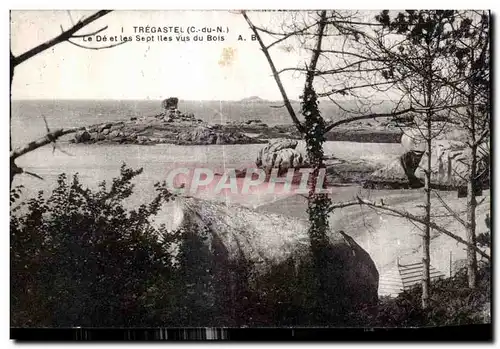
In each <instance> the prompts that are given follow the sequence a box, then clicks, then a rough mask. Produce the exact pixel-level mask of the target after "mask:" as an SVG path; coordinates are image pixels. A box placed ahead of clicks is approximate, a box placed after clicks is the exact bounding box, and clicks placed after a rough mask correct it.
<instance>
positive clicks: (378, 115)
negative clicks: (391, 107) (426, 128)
mask: <svg viewBox="0 0 500 349" xmlns="http://www.w3.org/2000/svg"><path fill="white" fill-rule="evenodd" d="M413 111H415V109H413V108H408V109H404V110H401V111H398V112H391V113H372V114H367V115H360V116H353V117H350V118H347V119H342V120H338V121H335V122H333V123H331V124H330V125H328V126H327V127H326V129H325V132H328V131H330V130H332V129H333V128H335V127H337V126H340V125H344V124H348V123H350V122H353V121H358V120H367V119H376V118H384V117H391V116H398V115H402V114H406V113H409V112H413Z"/></svg>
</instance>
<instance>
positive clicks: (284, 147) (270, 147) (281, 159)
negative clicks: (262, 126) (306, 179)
mask: <svg viewBox="0 0 500 349" xmlns="http://www.w3.org/2000/svg"><path fill="white" fill-rule="evenodd" d="M299 143H300V142H298V141H296V140H293V139H278V140H271V141H269V143H268V144H267V145H266V146H265V147H263V148H262V149H261V150H260V151H259V153H258V155H257V159H256V160H255V164H256V165H257V167H258V168H262V169H264V170H265V171H266V173H270V172H271V170H272V169H278V173H279V174H283V173H286V172H287V171H288V169H291V168H292V169H298V168H301V167H305V166H307V159H306V158H307V157H306V153H305V150H304V147H303V146H302V144H301V143H300V144H299Z"/></svg>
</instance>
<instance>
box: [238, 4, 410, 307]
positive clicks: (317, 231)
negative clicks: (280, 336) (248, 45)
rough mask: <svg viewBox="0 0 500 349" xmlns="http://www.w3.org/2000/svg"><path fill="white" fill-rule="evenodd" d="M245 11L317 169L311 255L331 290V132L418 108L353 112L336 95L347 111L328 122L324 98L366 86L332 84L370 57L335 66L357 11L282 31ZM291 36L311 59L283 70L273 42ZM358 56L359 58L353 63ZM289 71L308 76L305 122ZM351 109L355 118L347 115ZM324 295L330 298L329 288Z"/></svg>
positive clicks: (315, 14) (318, 16) (311, 16)
mask: <svg viewBox="0 0 500 349" xmlns="http://www.w3.org/2000/svg"><path fill="white" fill-rule="evenodd" d="M242 15H243V17H244V18H245V20H246V21H247V23H248V24H249V26H250V29H251V30H252V31H253V33H254V35H255V37H256V38H257V41H258V43H259V45H260V48H261V50H262V52H263V53H264V55H265V57H266V59H267V62H268V64H269V66H270V69H271V72H272V74H273V77H274V79H275V81H276V84H277V86H278V89H279V90H280V93H281V95H282V98H283V102H284V106H285V108H286V109H287V112H288V114H289V115H290V118H291V119H292V121H293V123H294V124H295V126H296V128H297V130H298V131H299V132H300V133H301V135H302V137H303V138H304V140H305V142H306V147H307V157H308V161H309V163H310V165H311V167H312V173H311V176H310V183H309V185H310V190H309V195H308V209H307V211H308V215H309V223H310V227H309V231H308V233H309V239H310V241H311V254H312V258H313V260H314V262H315V263H314V265H315V270H316V274H317V276H318V280H319V286H320V288H321V289H322V290H324V289H325V288H324V286H323V285H325V284H326V282H327V280H328V275H327V273H328V272H327V267H326V263H327V251H328V248H327V247H328V237H327V232H328V226H329V223H328V215H329V212H330V208H331V206H332V203H331V199H330V198H329V197H328V195H327V194H326V193H324V192H322V191H321V190H322V189H324V186H326V183H325V182H324V181H323V188H319V187H317V183H318V181H317V180H318V178H319V177H320V175H321V171H324V169H325V164H324V153H323V143H324V142H325V140H326V137H325V136H326V133H327V132H328V131H330V130H332V129H333V128H335V127H338V126H341V125H344V124H347V123H349V122H354V121H359V120H366V119H374V118H378V117H390V116H395V115H401V114H404V113H407V112H409V111H411V110H412V109H411V108H407V109H406V110H399V109H398V108H399V105H397V106H396V108H395V109H394V110H392V111H391V112H390V113H373V112H371V106H372V105H371V104H368V105H365V107H366V106H367V108H359V109H358V110H353V109H351V110H347V109H345V108H344V107H343V106H342V105H340V104H339V103H337V102H336V101H335V100H333V99H331V100H332V102H333V103H335V104H336V105H337V106H338V107H339V108H340V110H342V111H343V112H344V117H343V118H341V119H340V120H335V121H332V122H330V123H328V122H327V121H326V120H325V119H324V117H323V116H322V115H321V113H320V111H319V108H318V98H319V97H323V98H325V97H331V96H332V95H333V94H338V95H341V96H346V95H354V93H355V92H354V91H355V90H356V89H362V88H363V87H365V84H364V83H360V84H358V85H357V86H351V87H349V88H343V89H338V88H337V89H333V88H332V86H334V84H335V81H336V80H337V79H338V80H341V79H342V77H345V76H346V75H345V74H349V73H351V72H352V67H355V66H356V65H358V66H359V65H361V64H363V63H364V62H365V60H366V59H365V58H364V57H359V55H357V54H356V53H352V54H347V56H348V58H349V59H347V58H344V59H343V60H342V64H341V65H340V66H335V67H332V66H331V58H332V56H335V55H336V54H339V53H341V54H344V53H345V51H342V52H340V51H335V50H333V49H332V47H333V46H332V45H334V44H335V40H338V38H344V37H345V36H347V35H351V33H350V32H347V31H346V30H345V29H344V27H343V26H342V24H346V23H347V24H351V23H358V24H359V23H360V22H356V19H355V15H353V14H344V13H340V12H338V11H325V10H324V11H311V12H307V13H306V14H305V18H304V19H301V20H300V21H293V23H294V24H293V25H292V26H291V27H290V26H289V27H286V26H284V27H283V30H282V31H281V32H276V31H272V30H269V29H266V28H263V27H258V26H256V25H255V24H254V23H253V22H252V20H251V19H250V18H249V17H248V14H247V13H246V12H245V11H243V12H242ZM293 15H294V14H293V13H292V16H293ZM263 35H268V36H271V37H277V39H275V40H274V41H272V42H271V43H269V44H266V43H264V39H263V37H262V36H263ZM289 39H296V40H298V44H299V46H300V47H301V48H302V49H304V50H306V51H307V52H308V53H310V56H309V62H308V64H307V65H306V67H305V68H300V67H289V68H284V69H281V70H278V69H277V67H276V66H275V63H274V61H273V58H272V56H271V53H270V49H271V48H272V47H273V46H276V45H277V44H280V43H283V42H284V41H285V40H289ZM332 40H333V41H332ZM353 58H354V59H356V60H357V61H356V62H353V61H352V59H353ZM358 71H363V72H365V71H370V68H367V69H366V70H365V68H363V69H360V68H359V67H358ZM286 72H300V73H303V74H304V80H305V82H304V90H303V93H302V96H301V97H300V98H301V114H302V116H303V117H304V121H303V122H301V121H300V120H299V118H298V116H297V115H296V113H295V110H294V109H293V107H292V105H291V102H290V100H289V98H288V95H287V92H286V89H285V87H284V86H283V83H282V81H281V78H280V75H281V74H283V73H286ZM318 77H320V78H322V79H323V81H328V80H327V79H326V78H325V77H328V78H329V80H330V81H328V84H327V86H328V88H327V89H328V91H326V90H325V89H324V88H323V89H322V91H321V92H319V93H318V92H317V91H316V89H317V88H318V82H317V78H318ZM381 85H390V82H389V83H385V82H382V83H381ZM347 91H349V92H347ZM348 113H349V114H350V116H346V115H347V114H348ZM353 114H354V115H353ZM320 293H321V291H320ZM322 294H323V293H322ZM324 297H327V295H326V292H325V294H324Z"/></svg>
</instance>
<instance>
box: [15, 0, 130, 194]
mask: <svg viewBox="0 0 500 349" xmlns="http://www.w3.org/2000/svg"><path fill="white" fill-rule="evenodd" d="M110 12H111V11H110V10H101V11H98V12H96V13H94V14H92V15H90V16H88V17H86V18H82V19H80V20H79V21H78V22H77V23H76V24H74V25H73V26H72V27H71V28H69V29H67V30H65V29H64V28H63V27H62V26H61V34H59V35H58V36H56V37H55V38H53V39H51V40H48V41H46V42H44V43H41V44H40V45H38V46H36V47H33V48H32V49H30V50H28V51H26V52H24V53H22V54H19V55H17V56H15V55H14V54H13V53H12V50H11V51H10V89H11V100H12V81H13V79H14V73H15V70H16V68H17V67H18V66H19V65H21V64H22V63H24V62H26V61H28V60H29V59H31V58H32V57H34V56H36V55H37V54H39V53H41V52H44V51H46V50H48V49H50V48H52V47H54V46H55V45H58V44H60V43H63V42H68V43H70V44H72V45H74V46H77V47H80V48H84V49H89V50H101V49H107V48H112V47H115V46H118V45H121V44H124V43H125V42H126V41H123V42H119V43H116V44H111V45H107V46H100V47H91V46H85V45H82V44H79V43H77V42H76V41H74V40H75V39H81V38H85V37H92V36H95V35H97V34H99V33H101V32H103V31H105V30H106V29H107V28H108V27H107V26H104V27H102V28H100V29H98V30H95V31H93V32H90V33H86V34H77V33H78V32H79V31H80V30H81V29H84V28H86V27H88V26H89V25H90V24H92V23H94V22H95V21H97V20H98V19H99V18H101V17H104V16H105V15H107V14H108V13H110ZM11 103H12V102H11ZM9 120H10V124H11V125H12V104H11V111H10V119H9ZM45 125H46V128H47V134H46V135H45V136H44V137H41V138H40V139H37V140H34V141H32V142H30V143H28V144H27V145H25V146H22V147H19V148H17V149H12V130H11V131H10V137H9V139H10V185H11V187H12V181H13V180H14V176H15V175H17V174H21V173H26V174H29V175H33V176H35V177H37V178H41V177H40V176H38V175H36V174H34V173H31V172H27V171H24V170H23V169H22V168H20V167H18V166H17V165H16V163H15V161H16V159H17V158H18V157H20V156H22V155H25V154H27V153H29V152H31V151H33V150H35V149H38V148H40V147H42V146H44V145H47V144H49V143H52V144H53V146H54V150H55V149H56V140H57V139H58V138H59V137H61V136H64V135H66V134H70V133H74V132H78V131H80V130H83V129H85V127H75V128H68V129H59V130H55V131H51V130H50V129H49V126H48V125H47V122H46V123H45Z"/></svg>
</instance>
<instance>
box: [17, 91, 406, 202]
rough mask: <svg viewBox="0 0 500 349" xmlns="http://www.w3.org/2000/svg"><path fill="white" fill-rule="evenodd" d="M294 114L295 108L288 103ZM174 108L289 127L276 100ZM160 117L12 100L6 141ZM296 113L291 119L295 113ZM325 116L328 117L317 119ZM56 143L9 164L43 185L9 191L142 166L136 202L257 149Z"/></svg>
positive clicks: (118, 108)
mask: <svg viewBox="0 0 500 349" xmlns="http://www.w3.org/2000/svg"><path fill="white" fill-rule="evenodd" d="M293 106H294V108H295V109H296V110H297V112H299V110H300V104H299V103H298V102H294V103H293ZM178 107H179V110H181V111H182V112H187V113H193V114H194V115H195V117H196V118H199V119H202V120H204V121H207V122H209V123H212V124H216V123H219V124H224V123H226V122H231V121H247V120H252V119H260V120H262V122H265V123H266V124H268V125H276V124H290V123H291V121H290V118H289V116H288V114H287V112H286V110H285V109H284V108H283V107H282V106H280V103H279V102H268V101H257V102H237V101H182V100H181V101H180V102H179V106H178ZM320 108H321V111H322V113H323V114H324V115H337V114H338V110H337V109H336V107H335V106H334V105H333V104H320ZM160 112H161V101H158V100H141V101H131V100H126V101H117V100H14V101H12V124H11V128H12V143H13V146H14V148H15V147H18V146H22V145H24V144H26V143H28V142H30V141H32V140H35V139H37V138H39V137H42V136H44V135H45V134H46V132H47V130H56V129H58V128H66V127H76V126H85V125H92V124H96V123H102V122H107V121H110V122H111V121H119V120H129V119H130V118H131V117H140V116H144V115H156V114H159V113H160ZM298 114H299V113H298ZM325 118H328V117H326V116H325ZM70 137H71V136H69V135H68V136H67V137H65V138H61V139H60V140H59V141H58V142H57V145H56V147H54V146H53V145H52V144H49V145H47V146H44V147H42V148H39V149H37V150H35V151H33V152H31V153H28V154H26V155H24V156H22V157H20V158H18V160H17V162H16V163H17V164H18V165H19V166H21V167H22V168H24V169H25V170H26V171H30V172H33V173H36V174H37V175H38V176H40V177H42V178H43V180H40V179H38V178H35V177H33V176H29V175H26V174H23V175H18V176H16V178H15V180H14V183H13V184H14V186H15V185H23V186H24V187H25V188H24V189H23V197H32V196H34V195H36V194H37V192H38V191H44V193H45V194H48V193H50V191H51V190H52V189H53V188H54V187H55V185H56V179H57V176H58V175H60V174H61V173H66V174H67V175H68V176H72V175H74V174H78V176H79V178H80V180H81V181H82V182H83V183H84V184H85V185H87V186H88V187H91V188H96V187H97V184H98V183H99V182H101V181H103V180H105V181H108V182H110V181H111V180H112V179H113V178H115V177H117V176H118V175H119V171H120V166H122V164H124V163H125V164H126V165H127V166H128V167H131V168H134V169H137V168H143V173H142V174H141V175H140V176H139V177H137V179H136V190H135V192H134V195H133V198H132V200H131V202H133V203H143V202H146V201H147V200H150V199H151V198H152V196H153V195H154V189H153V185H154V183H156V182H158V181H162V180H164V179H165V178H166V175H167V173H168V171H169V170H171V169H172V168H174V167H176V166H178V164H179V163H182V164H192V165H193V166H199V165H200V164H204V165H208V166H212V167H214V168H227V167H234V168H241V166H245V165H246V166H248V165H249V164H253V163H254V162H255V158H256V156H257V153H258V151H259V150H260V149H261V148H262V146H263V145H262V144H250V145H210V146H178V145H171V144H159V145H154V146H144V145H132V144H128V145H119V144H116V145H109V144H107V145H102V144H90V145H89V144H73V143H69V142H68V139H69V138H70ZM400 152H401V149H400V148H399V145H398V144H383V143H381V144H375V143H370V144H364V143H352V142H327V143H326V144H325V153H326V154H327V155H328V154H335V156H338V157H343V158H353V159H364V160H367V161H370V159H373V160H376V159H378V158H380V154H384V156H387V155H388V154H389V155H390V156H389V158H390V157H391V156H392V157H396V156H397V155H398V154H399V153H400ZM278 199H279V197H277V196H275V195H274V196H259V197H258V198H253V199H251V200H250V199H249V198H241V197H240V198H237V199H234V200H235V201H236V202H238V203H243V204H245V203H249V200H250V202H251V206H254V207H255V206H259V205H260V204H265V203H268V202H269V201H272V200H278Z"/></svg>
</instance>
